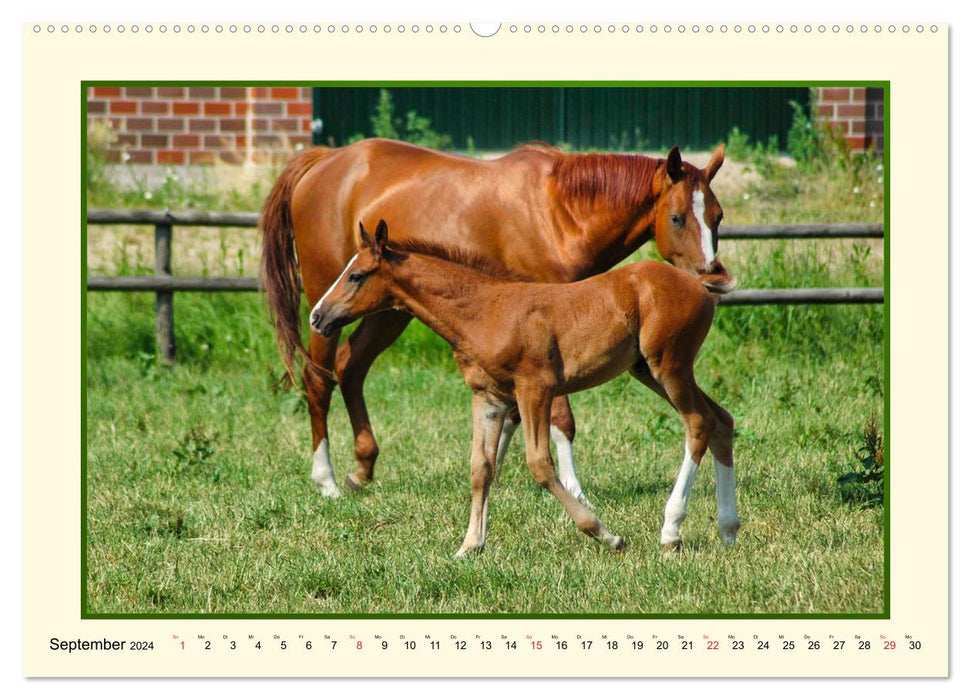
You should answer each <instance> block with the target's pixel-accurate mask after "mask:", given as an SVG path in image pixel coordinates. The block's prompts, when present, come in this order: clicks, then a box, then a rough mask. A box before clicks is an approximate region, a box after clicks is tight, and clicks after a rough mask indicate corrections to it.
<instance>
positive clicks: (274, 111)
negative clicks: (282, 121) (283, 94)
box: [253, 102, 283, 117]
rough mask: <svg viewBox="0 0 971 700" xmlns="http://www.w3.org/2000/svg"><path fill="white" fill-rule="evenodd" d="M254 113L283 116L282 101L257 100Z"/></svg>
mask: <svg viewBox="0 0 971 700" xmlns="http://www.w3.org/2000/svg"><path fill="white" fill-rule="evenodd" d="M253 113H254V114H260V115H263V116H269V117H279V116H283V103H282V102H257V103H256V104H254V105H253Z"/></svg>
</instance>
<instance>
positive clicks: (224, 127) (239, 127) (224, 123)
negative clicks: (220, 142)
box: [219, 119, 246, 131]
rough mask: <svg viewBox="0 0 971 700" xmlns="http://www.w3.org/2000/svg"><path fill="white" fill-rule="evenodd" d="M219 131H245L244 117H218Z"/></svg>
mask: <svg viewBox="0 0 971 700" xmlns="http://www.w3.org/2000/svg"><path fill="white" fill-rule="evenodd" d="M219 130H220V131H246V120H245V119H220V120H219Z"/></svg>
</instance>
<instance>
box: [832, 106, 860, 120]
mask: <svg viewBox="0 0 971 700" xmlns="http://www.w3.org/2000/svg"><path fill="white" fill-rule="evenodd" d="M836 115H837V116H838V117H839V118H840V119H842V118H844V117H864V116H866V105H862V104H860V105H846V104H844V105H837V107H836Z"/></svg>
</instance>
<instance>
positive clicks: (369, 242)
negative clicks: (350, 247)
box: [357, 221, 374, 248]
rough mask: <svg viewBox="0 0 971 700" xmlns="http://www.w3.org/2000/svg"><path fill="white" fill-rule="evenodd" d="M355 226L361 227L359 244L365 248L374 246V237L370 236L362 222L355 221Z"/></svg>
mask: <svg viewBox="0 0 971 700" xmlns="http://www.w3.org/2000/svg"><path fill="white" fill-rule="evenodd" d="M357 226H358V228H359V229H361V245H363V246H364V247H365V248H372V247H374V239H373V238H371V235H370V234H369V233H368V232H367V229H365V228H364V222H363V221H359V222H357Z"/></svg>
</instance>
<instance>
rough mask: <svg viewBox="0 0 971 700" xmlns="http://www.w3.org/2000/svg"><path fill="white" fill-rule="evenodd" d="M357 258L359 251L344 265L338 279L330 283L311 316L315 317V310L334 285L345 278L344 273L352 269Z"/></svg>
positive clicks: (332, 289)
mask: <svg viewBox="0 0 971 700" xmlns="http://www.w3.org/2000/svg"><path fill="white" fill-rule="evenodd" d="M355 260H357V253H354V255H353V256H352V257H351V259H350V260H348V261H347V265H346V266H345V267H344V271H343V272H341V273H340V274H339V275H337V279H336V280H334V284H332V285H330V288H329V289H328V290H327V291H326V292H324V295H323V296H322V297H320V299H319V300H318V301H317V303H316V304H315V305H314V308H313V311H311V312H310V317H311V318H313V314H314V312H315V311H317V309H319V308H320V305H321V304H322V303H323V301H324V299H326V298H327V295H328V294H330V293H331V292H333V291H334V287H336V286H337V283H338V282H340V281H341V278H343V277H344V275H346V274H347V271H348V270H350V269H351V265H353V264H354V261H355Z"/></svg>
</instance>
